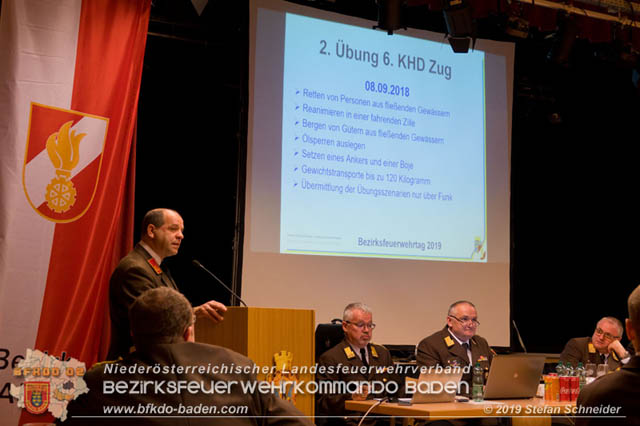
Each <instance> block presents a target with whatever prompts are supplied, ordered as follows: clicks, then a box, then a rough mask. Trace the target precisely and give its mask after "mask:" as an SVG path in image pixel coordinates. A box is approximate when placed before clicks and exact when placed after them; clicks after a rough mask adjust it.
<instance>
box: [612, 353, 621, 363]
mask: <svg viewBox="0 0 640 426" xmlns="http://www.w3.org/2000/svg"><path fill="white" fill-rule="evenodd" d="M611 356H612V357H613V359H615V360H616V361H620V358H618V354H617V353H616V351H611Z"/></svg>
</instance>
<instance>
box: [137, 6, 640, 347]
mask: <svg viewBox="0 0 640 426" xmlns="http://www.w3.org/2000/svg"><path fill="white" fill-rule="evenodd" d="M209 3H210V4H209V5H208V6H207V7H206V8H205V10H204V13H203V14H202V16H198V15H197V14H196V12H195V11H194V9H193V7H192V6H191V3H190V1H188V0H183V1H182V0H181V1H170V0H154V2H153V6H152V18H151V23H150V27H149V37H148V40H147V48H146V54H145V62H144V71H143V76H142V87H141V93H140V103H139V117H138V141H137V176H136V223H139V222H140V220H141V217H142V215H143V214H144V212H145V211H146V210H148V209H149V208H152V207H158V206H166V207H170V208H174V209H176V210H178V211H179V212H180V213H181V214H182V216H183V217H184V220H185V240H184V242H183V246H182V248H181V251H180V254H179V255H177V256H175V257H174V258H171V259H170V260H169V261H170V262H171V267H172V271H174V272H173V274H174V276H175V278H176V281H177V282H178V283H179V285H180V287H181V290H182V291H184V292H185V294H186V295H187V296H188V297H189V298H190V299H191V301H192V302H193V303H195V304H199V303H202V302H204V301H206V300H209V299H211V298H215V299H217V300H220V301H222V302H224V303H229V296H228V294H227V293H226V292H225V291H223V290H221V289H220V286H218V285H217V284H216V283H215V282H213V281H212V280H211V279H210V278H208V277H207V276H206V275H204V274H203V273H202V272H201V271H199V270H196V269H195V268H194V267H193V266H192V265H191V261H192V259H194V258H195V259H198V260H199V261H200V262H201V263H202V264H204V265H205V266H207V267H208V268H209V269H210V270H212V271H213V272H214V273H215V274H216V275H218V277H219V278H220V279H222V280H223V281H224V282H226V283H228V284H229V285H231V282H232V281H233V280H234V271H235V270H236V267H239V264H238V263H237V262H236V261H235V260H234V259H235V258H236V257H241V253H240V252H239V251H238V252H235V251H234V249H235V248H238V250H240V249H241V241H242V240H241V234H242V214H243V211H242V208H243V198H244V195H243V192H242V191H243V189H244V167H245V164H244V163H245V147H246V105H247V68H248V44H247V39H248V35H247V31H248V30H247V21H248V16H247V14H248V5H247V3H246V1H233V2H213V1H211V2H209ZM311 4H312V5H319V6H320V7H327V8H334V9H338V10H339V11H341V12H343V13H347V14H351V15H357V16H362V17H365V18H368V19H374V20H375V19H377V18H376V10H375V6H373V4H374V3H373V1H350V2H339V1H338V2H336V3H335V4H329V3H317V2H313V3H311ZM503 18H504V17H500V16H492V17H489V18H487V19H484V20H481V21H480V22H479V28H480V36H481V37H485V38H493V39H499V40H509V41H514V42H516V62H515V82H514V109H513V134H512V187H511V191H512V194H511V199H512V210H511V213H512V215H511V216H512V218H511V228H512V241H511V242H512V280H511V295H512V307H511V311H512V317H513V319H514V320H515V321H516V323H517V324H518V328H519V329H520V332H521V334H522V337H523V339H524V341H525V345H526V346H527V349H528V350H529V351H537V352H552V353H553V352H560V351H561V350H562V347H563V345H564V343H565V342H566V341H567V340H568V339H569V338H570V337H574V336H586V335H590V334H591V333H592V332H593V329H594V327H595V323H596V321H597V320H598V319H599V318H600V317H602V316H605V315H614V316H616V317H618V318H620V319H623V318H624V317H625V315H626V297H627V295H628V294H629V293H630V292H631V290H632V289H633V288H634V287H635V286H636V285H638V284H639V283H640V279H638V278H639V275H640V274H639V272H638V271H637V268H636V265H637V263H638V262H637V256H638V250H637V249H636V244H638V243H640V238H639V236H640V233H639V232H638V225H637V220H636V211H635V210H636V209H635V208H634V207H635V201H636V200H635V198H636V192H637V191H636V184H637V182H638V178H637V167H636V162H637V161H638V147H637V143H638V136H637V134H636V128H637V124H638V119H639V118H640V114H639V112H640V111H639V108H638V106H639V99H638V93H637V91H636V89H635V87H634V86H633V85H632V83H631V69H632V66H633V64H630V63H628V62H624V61H622V60H621V59H620V58H619V56H618V55H617V54H616V52H617V50H616V46H615V45H614V44H595V43H590V42H588V41H586V40H578V41H577V42H576V43H575V45H574V46H573V49H572V51H571V55H570V58H569V63H568V64H567V65H566V66H560V65H554V64H552V63H551V62H550V61H548V60H547V53H548V52H549V50H550V48H551V44H552V42H553V38H552V37H548V38H545V37H547V36H549V34H541V33H536V32H535V31H532V33H531V34H530V35H529V38H528V39H511V38H509V37H508V36H506V35H504V31H503V28H504V25H503V22H504V19H503ZM408 25H409V26H411V27H414V28H424V29H429V30H432V31H438V32H444V31H445V28H444V20H443V19H442V14H441V12H430V11H428V10H427V9H426V8H423V9H422V10H419V13H416V12H414V13H412V14H411V17H410V20H409V21H408ZM238 194H239V196H238ZM136 232H137V230H136ZM236 278H237V282H238V283H240V279H239V278H240V277H236ZM363 300H364V301H366V295H363ZM341 309H342V307H336V316H339V314H340V311H341ZM479 314H480V318H482V312H480V313H479ZM431 332H432V331H431V330H425V334H427V333H431ZM625 342H626V339H625ZM381 343H384V342H381ZM413 343H414V342H407V344H413ZM512 346H513V347H514V348H516V349H517V348H518V343H517V339H515V338H514V337H513V336H512Z"/></svg>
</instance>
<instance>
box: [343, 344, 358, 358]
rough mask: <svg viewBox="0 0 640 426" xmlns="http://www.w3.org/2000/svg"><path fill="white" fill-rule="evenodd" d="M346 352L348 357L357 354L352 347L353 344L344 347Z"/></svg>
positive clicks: (353, 356)
mask: <svg viewBox="0 0 640 426" xmlns="http://www.w3.org/2000/svg"><path fill="white" fill-rule="evenodd" d="M344 354H345V355H346V356H347V359H352V358H355V356H356V354H355V353H353V349H351V346H345V347H344Z"/></svg>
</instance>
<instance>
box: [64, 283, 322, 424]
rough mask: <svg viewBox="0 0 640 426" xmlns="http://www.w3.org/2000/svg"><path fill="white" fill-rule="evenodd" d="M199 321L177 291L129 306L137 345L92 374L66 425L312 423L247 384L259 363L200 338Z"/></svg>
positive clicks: (158, 291) (148, 295) (145, 296)
mask: <svg viewBox="0 0 640 426" xmlns="http://www.w3.org/2000/svg"><path fill="white" fill-rule="evenodd" d="M194 319H195V317H194V313H193V309H192V307H191V304H190V303H189V301H188V300H187V299H186V298H185V297H184V296H183V295H182V294H180V293H179V292H178V291H176V290H174V289H171V288H168V287H159V288H155V289H152V290H148V291H146V292H144V293H142V294H141V295H140V296H138V297H137V298H136V300H135V301H134V303H133V305H132V306H131V309H130V310H129V320H130V324H131V334H132V336H133V342H134V344H135V347H136V351H135V352H133V353H131V354H129V355H128V356H126V357H125V358H124V359H123V360H121V361H118V362H107V363H100V364H97V365H96V366H94V367H93V368H92V369H90V370H89V371H88V372H87V374H86V375H85V376H84V380H85V381H86V383H87V386H88V388H89V392H88V393H86V394H83V395H81V396H80V397H79V398H78V399H77V400H75V401H72V402H71V403H70V404H69V406H68V410H69V416H68V419H67V421H65V422H64V425H65V426H67V425H68V426H76V425H97V424H100V425H112V424H118V425H120V424H131V425H134V424H135V425H136V426H143V425H166V426H174V425H213V424H220V425H272V424H273V425H280V424H282V425H289V424H292V425H308V424H311V422H310V421H308V420H307V419H305V418H304V417H302V416H303V414H302V413H301V412H300V411H298V410H297V409H296V408H295V407H294V406H293V405H292V404H291V403H289V402H287V401H284V400H282V399H280V398H278V397H277V396H275V395H274V394H273V393H271V392H266V393H262V392H260V391H258V390H254V391H253V392H252V391H250V390H248V391H246V392H245V391H244V390H243V388H242V386H241V384H242V383H243V382H244V383H254V382H255V380H256V376H255V373H254V371H253V367H254V364H253V362H252V361H251V360H250V359H248V358H246V357H244V356H242V355H240V354H238V353H235V352H233V351H231V350H228V349H225V348H221V347H219V346H213V345H208V344H203V343H195V339H194ZM116 410H118V411H116ZM127 410H129V411H127ZM80 416H96V417H91V418H88V417H80ZM194 416H202V417H201V418H197V417H194Z"/></svg>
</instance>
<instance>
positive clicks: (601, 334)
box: [596, 327, 620, 340]
mask: <svg viewBox="0 0 640 426" xmlns="http://www.w3.org/2000/svg"><path fill="white" fill-rule="evenodd" d="M596 334H598V335H600V336H604V338H605V339H607V340H617V339H619V338H620V336H614V335H612V334H609V333H606V332H605V331H604V330H603V329H601V328H600V327H597V328H596Z"/></svg>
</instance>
